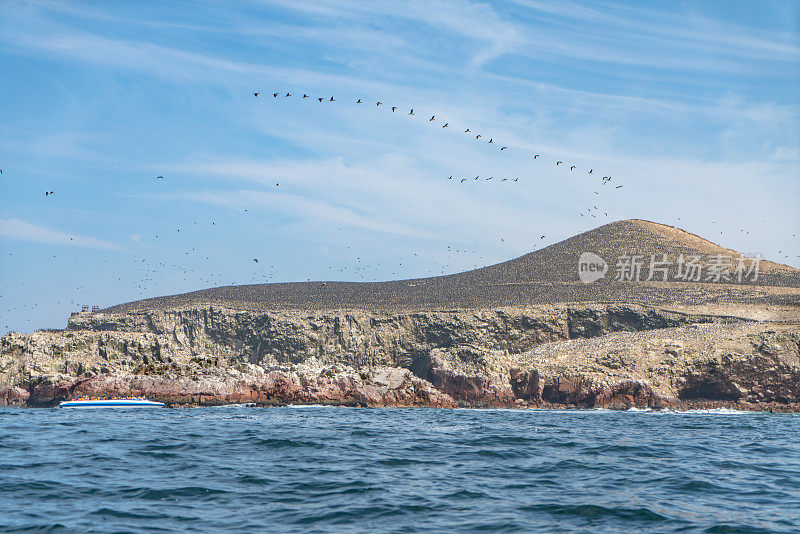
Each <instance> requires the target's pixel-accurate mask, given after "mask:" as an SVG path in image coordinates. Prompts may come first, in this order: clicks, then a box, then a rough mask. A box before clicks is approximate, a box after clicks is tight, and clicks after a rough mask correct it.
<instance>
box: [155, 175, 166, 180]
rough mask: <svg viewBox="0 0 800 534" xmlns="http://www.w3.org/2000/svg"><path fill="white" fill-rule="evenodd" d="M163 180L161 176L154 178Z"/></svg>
mask: <svg viewBox="0 0 800 534" xmlns="http://www.w3.org/2000/svg"><path fill="white" fill-rule="evenodd" d="M163 179H164V177H163V176H156V180H163Z"/></svg>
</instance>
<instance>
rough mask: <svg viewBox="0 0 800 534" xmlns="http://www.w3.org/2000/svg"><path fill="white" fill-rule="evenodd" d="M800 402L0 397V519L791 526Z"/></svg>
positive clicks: (699, 528)
mask: <svg viewBox="0 0 800 534" xmlns="http://www.w3.org/2000/svg"><path fill="white" fill-rule="evenodd" d="M799 438H800V415H798V414H767V413H740V412H730V411H717V412H684V413H675V412H637V411H628V412H612V411H568V410H566V411H544V410H436V409H424V408H423V409H412V408H409V409H404V408H391V409H366V408H365V409H360V408H337V407H283V408H252V407H221V408H196V409H140V410H136V409H129V410H120V409H108V410H69V409H20V408H0V451H2V452H1V453H0V530H2V531H3V532H61V531H63V532H67V531H71V532H104V533H105V532H178V531H192V532H532V531H536V532H559V533H560V532H591V533H599V532H719V533H733V532H743V533H744V532H746V533H753V532H798V531H800V439H799Z"/></svg>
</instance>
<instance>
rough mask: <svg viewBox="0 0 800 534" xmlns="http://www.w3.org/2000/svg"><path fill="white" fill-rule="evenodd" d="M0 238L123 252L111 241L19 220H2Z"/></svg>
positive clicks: (0, 222) (0, 220)
mask: <svg viewBox="0 0 800 534" xmlns="http://www.w3.org/2000/svg"><path fill="white" fill-rule="evenodd" d="M0 236H3V237H7V238H10V239H17V240H21V241H29V242H32V243H45V244H48V245H60V246H66V247H79V248H92V249H99V250H122V247H120V246H119V245H117V244H115V243H111V242H109V241H104V240H102V239H96V238H94V237H84V236H81V235H78V234H69V233H65V232H60V231H58V230H53V229H51V228H46V227H44V226H39V225H36V224H32V223H29V222H25V221H21V220H19V219H0Z"/></svg>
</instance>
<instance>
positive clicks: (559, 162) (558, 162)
mask: <svg viewBox="0 0 800 534" xmlns="http://www.w3.org/2000/svg"><path fill="white" fill-rule="evenodd" d="M562 163H564V162H563V161H556V167H558V166H559V165H561V164H562Z"/></svg>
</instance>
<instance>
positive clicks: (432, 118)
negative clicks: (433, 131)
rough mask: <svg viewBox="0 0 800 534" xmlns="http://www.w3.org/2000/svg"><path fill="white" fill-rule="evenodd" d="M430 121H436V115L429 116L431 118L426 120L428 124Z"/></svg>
mask: <svg viewBox="0 0 800 534" xmlns="http://www.w3.org/2000/svg"><path fill="white" fill-rule="evenodd" d="M432 120H436V115H431V118H430V119H428V122H431V121H432Z"/></svg>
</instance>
